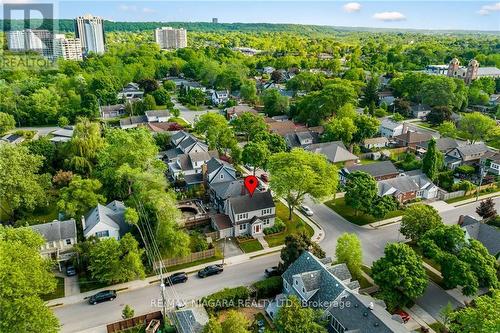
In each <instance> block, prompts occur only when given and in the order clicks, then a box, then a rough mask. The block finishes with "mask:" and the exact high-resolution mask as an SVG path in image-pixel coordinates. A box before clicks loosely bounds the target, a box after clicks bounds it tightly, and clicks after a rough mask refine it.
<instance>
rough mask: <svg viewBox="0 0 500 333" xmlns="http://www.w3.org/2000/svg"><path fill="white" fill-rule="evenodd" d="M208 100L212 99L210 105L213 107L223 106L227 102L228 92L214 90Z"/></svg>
mask: <svg viewBox="0 0 500 333" xmlns="http://www.w3.org/2000/svg"><path fill="white" fill-rule="evenodd" d="M210 98H211V99H212V103H213V104H215V105H219V104H224V103H226V102H227V101H229V91H227V90H214V91H213V92H212V95H211V96H210Z"/></svg>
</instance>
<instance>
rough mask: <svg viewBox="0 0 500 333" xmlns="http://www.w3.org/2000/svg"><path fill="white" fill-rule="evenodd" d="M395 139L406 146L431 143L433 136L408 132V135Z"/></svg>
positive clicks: (398, 136)
mask: <svg viewBox="0 0 500 333" xmlns="http://www.w3.org/2000/svg"><path fill="white" fill-rule="evenodd" d="M394 139H396V140H400V141H403V142H405V143H406V144H411V143H418V142H425V141H429V140H430V139H432V135H430V134H429V133H420V132H412V131H408V132H406V133H403V134H400V135H397V136H395V137H394Z"/></svg>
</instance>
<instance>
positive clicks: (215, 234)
mask: <svg viewBox="0 0 500 333" xmlns="http://www.w3.org/2000/svg"><path fill="white" fill-rule="evenodd" d="M205 237H210V238H212V241H216V240H218V239H219V238H220V235H219V232H218V231H213V232H206V233H205Z"/></svg>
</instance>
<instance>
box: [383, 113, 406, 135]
mask: <svg viewBox="0 0 500 333" xmlns="http://www.w3.org/2000/svg"><path fill="white" fill-rule="evenodd" d="M403 130H404V124H403V123H399V122H395V121H393V120H392V119H389V118H386V119H384V120H382V122H381V123H380V135H382V136H384V137H386V138H392V137H393V136H398V135H401V134H403Z"/></svg>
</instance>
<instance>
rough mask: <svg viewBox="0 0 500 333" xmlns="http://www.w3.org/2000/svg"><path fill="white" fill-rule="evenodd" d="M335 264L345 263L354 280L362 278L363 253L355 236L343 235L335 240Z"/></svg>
mask: <svg viewBox="0 0 500 333" xmlns="http://www.w3.org/2000/svg"><path fill="white" fill-rule="evenodd" d="M335 257H336V258H337V262H339V263H345V264H346V265H347V268H348V269H349V272H351V274H352V276H353V277H354V278H355V279H360V278H361V276H362V270H361V266H362V264H363V252H362V248H361V242H360V241H359V238H358V236H356V234H349V233H344V234H342V235H341V236H340V237H339V238H338V239H337V246H336V248H335Z"/></svg>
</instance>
